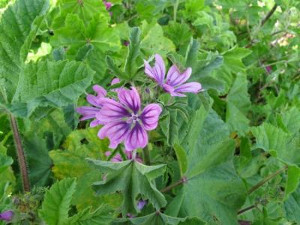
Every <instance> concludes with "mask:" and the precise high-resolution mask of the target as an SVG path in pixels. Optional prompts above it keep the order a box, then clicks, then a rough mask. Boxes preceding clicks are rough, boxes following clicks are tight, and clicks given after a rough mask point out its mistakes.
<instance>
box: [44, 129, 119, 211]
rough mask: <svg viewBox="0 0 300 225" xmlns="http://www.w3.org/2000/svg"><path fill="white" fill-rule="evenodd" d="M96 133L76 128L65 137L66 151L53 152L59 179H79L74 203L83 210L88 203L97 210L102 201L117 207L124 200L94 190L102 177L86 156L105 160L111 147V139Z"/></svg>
mask: <svg viewBox="0 0 300 225" xmlns="http://www.w3.org/2000/svg"><path fill="white" fill-rule="evenodd" d="M97 132H98V129H97V128H89V129H86V130H77V131H74V132H72V133H71V134H70V135H69V136H68V137H67V139H66V140H65V143H64V144H63V148H64V150H53V151H50V157H51V159H52V160H53V167H52V171H53V173H54V176H55V177H56V178H58V179H63V178H66V177H76V178H77V187H78V188H77V189H76V191H75V193H74V199H73V201H72V204H75V205H76V207H77V208H78V209H84V208H85V207H86V206H87V205H89V206H91V207H92V208H93V209H96V208H98V207H99V205H100V204H101V203H102V202H103V201H105V202H106V203H107V204H109V205H111V206H112V207H116V208H117V207H118V206H119V203H120V202H121V199H120V196H119V195H109V196H95V195H94V191H93V190H92V183H94V182H96V181H97V180H98V179H99V175H98V173H97V171H96V170H95V169H94V168H92V167H91V166H89V165H88V163H87V161H86V160H85V159H86V158H88V157H90V158H96V159H104V158H105V156H104V153H105V151H106V150H107V149H108V141H107V140H106V139H105V140H100V139H99V138H98V136H97Z"/></svg>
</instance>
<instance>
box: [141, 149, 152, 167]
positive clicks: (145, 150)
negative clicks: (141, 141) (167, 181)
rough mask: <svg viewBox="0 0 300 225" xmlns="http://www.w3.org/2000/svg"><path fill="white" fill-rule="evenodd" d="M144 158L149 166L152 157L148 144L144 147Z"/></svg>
mask: <svg viewBox="0 0 300 225" xmlns="http://www.w3.org/2000/svg"><path fill="white" fill-rule="evenodd" d="M143 160H144V163H145V164H146V165H148V166H150V165H151V159H150V153H149V148H148V146H146V147H145V148H143Z"/></svg>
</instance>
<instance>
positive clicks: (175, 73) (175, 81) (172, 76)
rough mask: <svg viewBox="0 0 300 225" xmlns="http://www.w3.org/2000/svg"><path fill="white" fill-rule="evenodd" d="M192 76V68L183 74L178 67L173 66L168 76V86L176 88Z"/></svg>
mask: <svg viewBox="0 0 300 225" xmlns="http://www.w3.org/2000/svg"><path fill="white" fill-rule="evenodd" d="M191 74H192V68H190V67H189V68H187V69H186V70H185V71H184V72H183V73H182V74H181V73H180V71H179V69H178V68H177V66H176V65H173V66H171V68H170V69H169V71H168V74H167V80H166V84H168V85H170V86H172V87H175V86H178V85H181V84H183V83H184V82H186V81H187V80H188V79H189V78H190V76H191Z"/></svg>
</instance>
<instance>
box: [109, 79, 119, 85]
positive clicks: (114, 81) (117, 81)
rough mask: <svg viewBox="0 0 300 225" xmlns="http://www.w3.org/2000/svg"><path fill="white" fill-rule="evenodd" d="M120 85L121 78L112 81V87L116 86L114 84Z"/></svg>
mask: <svg viewBox="0 0 300 225" xmlns="http://www.w3.org/2000/svg"><path fill="white" fill-rule="evenodd" d="M118 83H120V79H119V78H114V79H113V80H112V81H111V83H110V85H114V84H118Z"/></svg>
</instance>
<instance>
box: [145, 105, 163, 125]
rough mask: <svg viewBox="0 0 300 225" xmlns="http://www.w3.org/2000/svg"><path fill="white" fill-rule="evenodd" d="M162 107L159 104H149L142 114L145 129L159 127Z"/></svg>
mask: <svg viewBox="0 0 300 225" xmlns="http://www.w3.org/2000/svg"><path fill="white" fill-rule="evenodd" d="M161 112H162V108H161V107H160V106H159V105H158V104H149V105H147V106H146V107H145V108H144V110H143V112H142V113H141V115H140V119H141V121H142V124H143V127H144V128H145V130H154V129H155V128H156V127H157V124H158V119H159V115H160V114H161Z"/></svg>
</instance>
